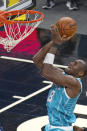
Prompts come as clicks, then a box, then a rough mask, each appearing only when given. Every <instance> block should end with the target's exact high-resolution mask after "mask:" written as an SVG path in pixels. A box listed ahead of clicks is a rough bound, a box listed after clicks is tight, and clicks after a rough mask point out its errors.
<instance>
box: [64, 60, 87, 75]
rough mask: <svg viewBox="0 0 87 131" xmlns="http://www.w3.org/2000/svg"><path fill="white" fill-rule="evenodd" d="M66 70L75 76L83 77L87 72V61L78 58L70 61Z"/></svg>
mask: <svg viewBox="0 0 87 131" xmlns="http://www.w3.org/2000/svg"><path fill="white" fill-rule="evenodd" d="M65 72H66V73H67V74H69V75H73V76H75V77H83V76H85V75H86V74H87V63H86V62H85V61H84V60H81V59H78V60H75V61H72V62H70V63H69V66H68V68H66V69H65Z"/></svg>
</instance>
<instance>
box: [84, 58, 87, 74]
mask: <svg viewBox="0 0 87 131" xmlns="http://www.w3.org/2000/svg"><path fill="white" fill-rule="evenodd" d="M83 61H84V76H85V75H87V61H86V60H83Z"/></svg>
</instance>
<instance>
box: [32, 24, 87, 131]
mask: <svg viewBox="0 0 87 131" xmlns="http://www.w3.org/2000/svg"><path fill="white" fill-rule="evenodd" d="M51 34H52V40H51V41H50V42H49V43H48V44H46V45H45V46H44V47H42V48H41V49H40V51H39V52H38V53H37V54H36V55H35V56H34V57H33V61H34V63H35V64H36V65H37V67H39V68H40V73H41V75H42V76H43V77H45V78H46V79H48V80H49V81H51V82H53V85H52V87H51V89H50V91H49V93H48V98H47V103H46V106H47V111H48V117H49V124H47V125H46V126H45V131H73V127H72V123H74V122H75V120H76V117H75V115H74V113H73V111H74V108H75V105H76V102H77V100H78V98H79V96H80V94H81V92H82V82H81V79H80V78H81V77H83V76H85V75H86V73H87V65H86V62H85V61H83V60H81V59H78V60H75V61H72V62H70V63H69V65H68V67H67V68H66V69H65V70H62V69H60V68H56V67H54V66H53V63H54V58H55V54H56V51H57V49H58V48H59V46H60V45H61V44H62V43H63V41H66V40H69V39H70V37H69V38H67V37H66V36H63V38H61V37H60V35H59V32H58V30H56V28H55V26H54V25H51Z"/></svg>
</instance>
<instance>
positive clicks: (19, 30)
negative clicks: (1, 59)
mask: <svg viewBox="0 0 87 131" xmlns="http://www.w3.org/2000/svg"><path fill="white" fill-rule="evenodd" d="M12 17H13V18H12ZM21 17H22V20H21ZM40 17H41V16H40V15H39V14H37V13H34V14H24V16H20V14H19V13H18V14H17V15H15V16H8V18H7V19H8V20H12V19H13V20H14V21H17V23H14V24H6V23H4V29H5V33H6V37H5V38H3V37H0V43H1V44H3V45H4V49H6V50H7V52H10V51H11V50H12V49H13V48H14V47H15V46H16V45H17V44H18V43H19V42H20V41H22V40H23V39H25V38H26V37H27V36H29V35H30V34H31V33H32V32H33V31H34V30H35V28H36V27H37V26H38V25H39V24H40V23H41V20H40V21H37V22H33V23H27V22H28V21H32V20H37V19H39V18H40ZM18 21H26V23H19V22H18Z"/></svg>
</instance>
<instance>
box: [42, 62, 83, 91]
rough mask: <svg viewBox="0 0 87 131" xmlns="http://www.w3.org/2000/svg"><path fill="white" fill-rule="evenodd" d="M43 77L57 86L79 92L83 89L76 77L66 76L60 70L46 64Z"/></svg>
mask: <svg viewBox="0 0 87 131" xmlns="http://www.w3.org/2000/svg"><path fill="white" fill-rule="evenodd" d="M41 75H42V76H44V77H45V78H46V79H48V80H49V81H52V82H53V83H55V84H57V85H61V86H65V87H68V88H70V89H75V90H78V91H80V89H81V85H80V82H79V81H78V80H77V79H76V78H75V77H73V76H71V75H64V73H62V72H61V71H60V69H59V68H55V67H54V66H53V65H51V64H46V63H45V64H44V65H43V68H42V70H41ZM76 87H77V88H76Z"/></svg>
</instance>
